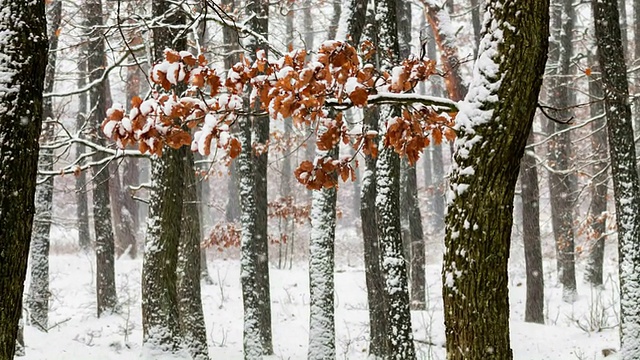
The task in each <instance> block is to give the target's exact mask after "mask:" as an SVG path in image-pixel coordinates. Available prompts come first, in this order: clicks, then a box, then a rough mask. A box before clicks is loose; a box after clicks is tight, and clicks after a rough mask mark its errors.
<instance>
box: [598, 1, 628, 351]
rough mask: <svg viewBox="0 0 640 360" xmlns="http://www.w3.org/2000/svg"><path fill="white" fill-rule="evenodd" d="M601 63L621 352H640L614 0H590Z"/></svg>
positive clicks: (623, 78) (623, 76)
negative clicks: (615, 231) (613, 208)
mask: <svg viewBox="0 0 640 360" xmlns="http://www.w3.org/2000/svg"><path fill="white" fill-rule="evenodd" d="M591 5H592V11H593V18H594V23H595V35H596V42H597V44H598V59H599V64H600V69H602V88H603V90H604V95H605V97H604V99H605V106H604V108H605V111H606V114H607V132H608V135H609V137H608V139H609V152H610V155H611V175H612V178H613V191H614V198H615V206H616V224H617V225H618V256H619V260H618V261H619V274H620V358H621V359H622V360H631V359H638V358H640V343H638V338H639V337H640V307H638V303H639V302H640V291H639V289H640V278H639V277H638V271H637V269H638V267H640V180H639V179H638V171H637V168H636V152H635V147H634V139H633V129H632V127H631V108H630V106H629V100H628V99H629V90H628V82H627V67H626V64H625V61H624V50H623V47H622V39H621V35H620V23H619V14H618V8H617V1H616V0H600V1H594V2H592V3H591Z"/></svg>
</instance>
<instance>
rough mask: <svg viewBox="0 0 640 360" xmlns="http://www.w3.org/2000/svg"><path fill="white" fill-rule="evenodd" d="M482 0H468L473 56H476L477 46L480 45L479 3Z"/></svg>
mask: <svg viewBox="0 0 640 360" xmlns="http://www.w3.org/2000/svg"><path fill="white" fill-rule="evenodd" d="M481 2H482V0H470V1H469V3H470V4H471V25H472V26H473V40H474V42H475V46H474V48H473V57H477V56H478V47H479V46H480V36H481V34H480V32H481V31H482V23H481V22H480V15H481V14H480V10H481V7H482V6H481V5H480V3H481Z"/></svg>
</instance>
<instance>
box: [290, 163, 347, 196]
mask: <svg viewBox="0 0 640 360" xmlns="http://www.w3.org/2000/svg"><path fill="white" fill-rule="evenodd" d="M357 166H358V164H357V161H355V163H352V159H351V158H345V159H342V160H335V159H333V158H331V157H330V156H325V157H321V158H317V159H316V161H315V164H314V163H312V162H311V161H308V160H306V161H303V162H302V163H301V164H300V166H298V168H297V169H296V170H295V172H294V174H295V176H296V179H298V181H299V182H300V183H301V184H303V185H304V186H306V187H307V189H311V190H320V189H322V188H332V187H334V186H337V185H338V176H339V177H340V178H342V181H347V180H349V179H351V180H352V181H353V180H355V178H356V171H355V167H357Z"/></svg>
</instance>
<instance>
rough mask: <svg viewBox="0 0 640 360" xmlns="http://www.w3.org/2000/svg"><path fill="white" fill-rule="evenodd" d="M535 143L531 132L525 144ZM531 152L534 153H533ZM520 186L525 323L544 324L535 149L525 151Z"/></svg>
mask: <svg viewBox="0 0 640 360" xmlns="http://www.w3.org/2000/svg"><path fill="white" fill-rule="evenodd" d="M533 141H534V136H533V131H531V132H530V134H529V141H528V143H529V144H531V143H533ZM532 153H533V154H532ZM520 181H521V185H522V204H523V207H522V229H523V242H524V260H525V267H526V271H527V300H526V304H525V312H524V321H526V322H533V323H538V324H544V276H543V275H544V272H543V267H542V245H541V243H540V192H539V189H538V169H537V168H536V159H535V150H534V149H530V150H528V151H525V153H524V156H523V157H522V164H521V166H520Z"/></svg>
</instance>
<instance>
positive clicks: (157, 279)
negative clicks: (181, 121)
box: [142, 0, 191, 352]
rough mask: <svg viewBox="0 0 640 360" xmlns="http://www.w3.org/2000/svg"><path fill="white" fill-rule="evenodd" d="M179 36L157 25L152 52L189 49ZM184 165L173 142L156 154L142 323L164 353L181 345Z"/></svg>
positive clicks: (176, 19)
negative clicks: (179, 274) (179, 285)
mask: <svg viewBox="0 0 640 360" xmlns="http://www.w3.org/2000/svg"><path fill="white" fill-rule="evenodd" d="M173 7H174V5H173V4H172V3H171V2H169V1H166V0H154V1H153V2H152V13H153V16H161V15H163V14H165V13H167V12H169V11H171V10H172V9H173ZM164 23H165V24H168V25H173V26H179V25H183V24H184V23H185V14H184V13H183V12H181V11H174V12H172V14H171V15H170V16H165V17H164ZM180 34H181V30H179V29H175V28H171V27H169V26H165V27H156V28H154V29H153V56H154V57H155V58H156V59H162V58H163V57H164V54H163V52H164V49H165V48H167V47H171V48H175V49H186V47H187V41H186V38H185V37H184V36H180ZM172 40H173V41H172ZM178 91H179V89H178ZM185 166H187V165H185V159H184V153H183V152H182V150H180V149H178V150H176V149H171V148H169V147H168V146H165V148H164V149H163V153H162V156H161V157H152V158H151V190H150V198H149V219H148V221H147V236H146V239H145V252H144V259H143V264H142V325H143V342H144V344H145V345H146V346H148V347H150V348H151V349H153V350H159V351H162V352H175V351H177V350H178V349H179V347H180V343H181V339H180V333H181V331H180V330H181V329H180V321H179V309H178V294H177V274H176V270H177V262H178V246H179V242H180V235H181V230H182V208H183V196H184V188H183V186H184V181H185V179H184V171H185ZM190 261H191V259H190Z"/></svg>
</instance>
